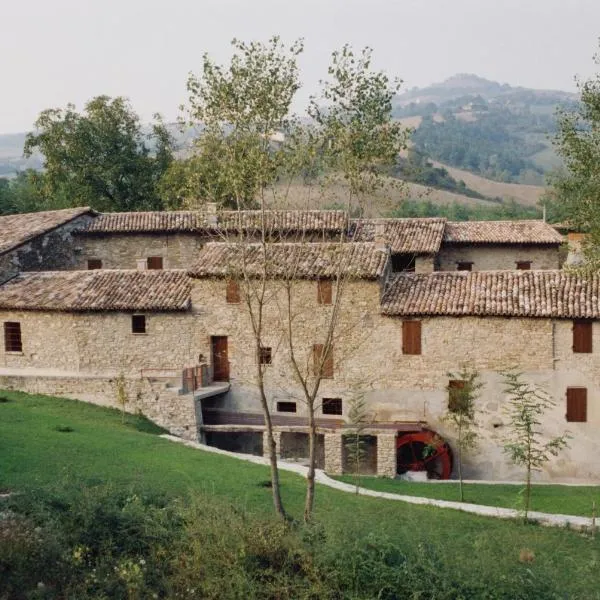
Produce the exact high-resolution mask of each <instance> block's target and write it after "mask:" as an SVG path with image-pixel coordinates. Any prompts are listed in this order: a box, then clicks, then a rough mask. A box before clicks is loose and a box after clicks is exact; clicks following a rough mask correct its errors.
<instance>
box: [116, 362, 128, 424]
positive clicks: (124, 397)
mask: <svg viewBox="0 0 600 600" xmlns="http://www.w3.org/2000/svg"><path fill="white" fill-rule="evenodd" d="M115 396H116V400H117V404H118V405H119V406H120V407H121V420H122V421H123V422H125V407H126V406H127V404H128V403H129V396H128V394H127V388H126V385H125V375H124V374H123V373H120V374H119V376H118V377H117V379H116V380H115Z"/></svg>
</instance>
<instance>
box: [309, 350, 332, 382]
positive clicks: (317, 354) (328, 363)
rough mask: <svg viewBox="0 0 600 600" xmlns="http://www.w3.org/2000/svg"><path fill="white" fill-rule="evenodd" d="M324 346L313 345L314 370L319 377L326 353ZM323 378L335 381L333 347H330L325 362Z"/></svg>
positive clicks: (322, 372)
mask: <svg viewBox="0 0 600 600" xmlns="http://www.w3.org/2000/svg"><path fill="white" fill-rule="evenodd" d="M324 348H325V347H324V345H323V344H314V345H313V370H314V374H315V376H318V375H319V367H320V365H321V360H322V358H321V357H322V356H323V353H324ZM321 377H322V378H323V379H333V346H330V348H329V352H328V353H327V356H326V357H325V360H323V368H322V370H321Z"/></svg>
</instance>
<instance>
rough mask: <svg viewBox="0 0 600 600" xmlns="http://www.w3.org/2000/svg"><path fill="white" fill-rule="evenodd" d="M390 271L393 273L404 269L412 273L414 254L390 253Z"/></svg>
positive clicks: (413, 269)
mask: <svg viewBox="0 0 600 600" xmlns="http://www.w3.org/2000/svg"><path fill="white" fill-rule="evenodd" d="M392 271H394V272H395V273H398V272H401V271H405V272H409V273H414V271H415V255H414V254H392Z"/></svg>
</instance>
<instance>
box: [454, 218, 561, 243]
mask: <svg viewBox="0 0 600 600" xmlns="http://www.w3.org/2000/svg"><path fill="white" fill-rule="evenodd" d="M444 242H446V243H453V244H561V243H562V242H563V238H562V236H561V235H560V234H559V233H558V232H557V231H556V230H555V229H554V228H553V227H552V225H550V224H548V223H545V222H544V221H463V222H457V221H455V222H452V221H449V222H448V223H447V224H446V230H445V233H444Z"/></svg>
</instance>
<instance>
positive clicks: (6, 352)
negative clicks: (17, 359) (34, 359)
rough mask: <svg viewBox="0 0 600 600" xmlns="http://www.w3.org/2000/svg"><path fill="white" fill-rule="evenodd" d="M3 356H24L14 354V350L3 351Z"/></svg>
mask: <svg viewBox="0 0 600 600" xmlns="http://www.w3.org/2000/svg"><path fill="white" fill-rule="evenodd" d="M4 354H7V355H8V356H25V352H16V351H14V350H5V351H4Z"/></svg>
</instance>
